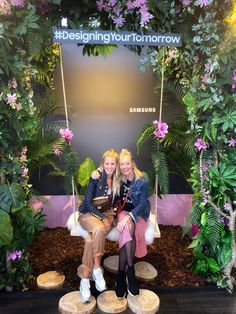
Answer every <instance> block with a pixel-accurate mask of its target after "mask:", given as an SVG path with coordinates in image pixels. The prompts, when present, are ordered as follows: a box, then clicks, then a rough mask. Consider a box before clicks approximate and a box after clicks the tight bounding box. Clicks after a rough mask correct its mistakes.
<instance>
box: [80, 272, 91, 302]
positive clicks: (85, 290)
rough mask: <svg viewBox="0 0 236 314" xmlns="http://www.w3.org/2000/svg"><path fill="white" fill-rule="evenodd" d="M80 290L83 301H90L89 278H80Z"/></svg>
mask: <svg viewBox="0 0 236 314" xmlns="http://www.w3.org/2000/svg"><path fill="white" fill-rule="evenodd" d="M79 291H80V297H81V301H82V302H83V303H86V302H89V300H90V297H91V291H90V281H89V279H87V278H82V279H81V280H80V286H79Z"/></svg>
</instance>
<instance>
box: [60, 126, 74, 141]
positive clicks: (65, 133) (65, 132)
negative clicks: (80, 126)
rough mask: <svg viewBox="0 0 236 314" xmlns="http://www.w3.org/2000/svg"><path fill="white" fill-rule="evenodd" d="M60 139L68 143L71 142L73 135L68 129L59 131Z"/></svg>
mask: <svg viewBox="0 0 236 314" xmlns="http://www.w3.org/2000/svg"><path fill="white" fill-rule="evenodd" d="M59 133H60V135H61V137H63V138H64V139H65V140H66V141H67V142H70V141H71V140H72V137H73V135H74V134H73V133H72V132H71V131H70V130H69V129H68V128H66V129H60V131H59Z"/></svg>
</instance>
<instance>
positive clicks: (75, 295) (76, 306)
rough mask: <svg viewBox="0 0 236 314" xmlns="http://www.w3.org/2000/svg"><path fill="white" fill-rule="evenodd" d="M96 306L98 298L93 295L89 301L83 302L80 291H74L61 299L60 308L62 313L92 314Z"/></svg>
mask: <svg viewBox="0 0 236 314" xmlns="http://www.w3.org/2000/svg"><path fill="white" fill-rule="evenodd" d="M95 308H96V300H95V298H94V297H93V296H91V301H90V302H89V303H82V301H81V299H80V292H79V291H73V292H70V293H67V294H65V295H64V296H63V297H61V298H60V300H59V306H58V309H59V311H60V313H62V314H90V313H93V312H94V310H95Z"/></svg>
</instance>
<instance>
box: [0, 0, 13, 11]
mask: <svg viewBox="0 0 236 314" xmlns="http://www.w3.org/2000/svg"><path fill="white" fill-rule="evenodd" d="M10 13H11V7H10V5H9V3H8V2H7V1H6V0H0V14H5V15H7V14H10Z"/></svg>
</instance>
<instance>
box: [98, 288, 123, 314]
mask: <svg viewBox="0 0 236 314" xmlns="http://www.w3.org/2000/svg"><path fill="white" fill-rule="evenodd" d="M97 306H98V308H99V310H101V311H103V312H105V313H110V314H111V313H121V312H124V311H125V310H126V309H127V307H128V303H127V300H126V299H125V298H124V299H122V300H118V299H117V298H116V295H115V291H112V290H108V291H104V292H102V293H101V294H100V295H99V296H98V298H97Z"/></svg>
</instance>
